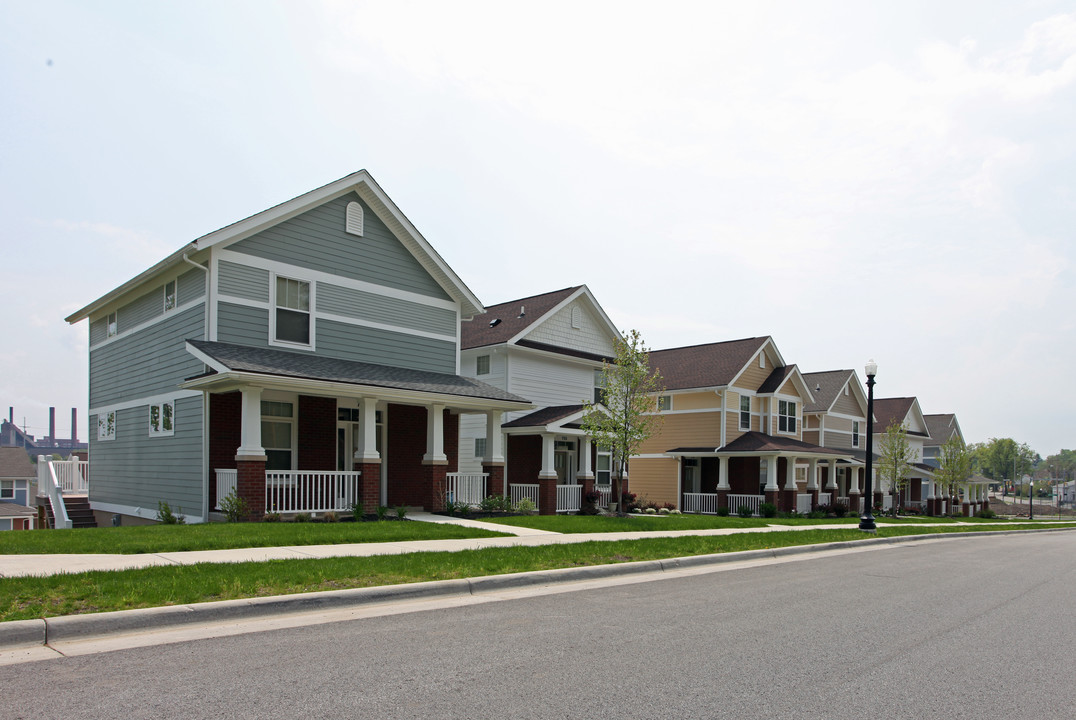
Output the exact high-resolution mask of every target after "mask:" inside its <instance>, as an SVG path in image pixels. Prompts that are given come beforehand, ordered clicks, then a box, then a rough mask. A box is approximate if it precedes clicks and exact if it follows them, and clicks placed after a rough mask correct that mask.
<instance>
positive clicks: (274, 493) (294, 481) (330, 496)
mask: <svg viewBox="0 0 1076 720" xmlns="http://www.w3.org/2000/svg"><path fill="white" fill-rule="evenodd" d="M361 475H362V473H360V472H357V471H343V472H335V471H333V472H329V471H315V470H286V471H285V470H267V471H266V473H265V511H266V512H280V513H292V512H328V511H330V510H333V511H336V510H349V509H350V508H351V505H352V504H353V503H354V502H355V501H356V500H358V499H359V498H361V497H362V495H361V492H362V491H361V488H360V485H359V477H360V476H361Z"/></svg>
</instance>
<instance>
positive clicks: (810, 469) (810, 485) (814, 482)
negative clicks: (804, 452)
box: [807, 458, 818, 492]
mask: <svg viewBox="0 0 1076 720" xmlns="http://www.w3.org/2000/svg"><path fill="white" fill-rule="evenodd" d="M808 463H809V464H808V466H807V491H808V492H813V491H815V490H817V489H818V458H811V459H810V460H808Z"/></svg>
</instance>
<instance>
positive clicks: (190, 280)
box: [176, 269, 206, 307]
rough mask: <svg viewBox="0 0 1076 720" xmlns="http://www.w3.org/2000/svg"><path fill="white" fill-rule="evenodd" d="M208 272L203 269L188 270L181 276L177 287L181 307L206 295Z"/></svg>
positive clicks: (177, 296)
mask: <svg viewBox="0 0 1076 720" xmlns="http://www.w3.org/2000/svg"><path fill="white" fill-rule="evenodd" d="M205 282H206V273H205V272H203V271H202V270H193V269H192V270H188V271H187V272H185V273H183V274H182V275H180V276H179V283H178V288H177V289H176V302H178V303H179V306H180V307H183V306H184V305H186V304H187V303H190V302H194V301H195V300H197V299H198V298H200V297H202V296H203V295H205Z"/></svg>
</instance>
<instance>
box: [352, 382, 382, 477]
mask: <svg viewBox="0 0 1076 720" xmlns="http://www.w3.org/2000/svg"><path fill="white" fill-rule="evenodd" d="M357 445H358V447H357V448H355V460H357V461H358V462H360V463H379V462H381V454H380V453H379V452H378V451H377V400H376V399H374V398H359V441H358V443H357Z"/></svg>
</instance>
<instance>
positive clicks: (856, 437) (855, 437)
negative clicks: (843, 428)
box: [852, 420, 863, 448]
mask: <svg viewBox="0 0 1076 720" xmlns="http://www.w3.org/2000/svg"><path fill="white" fill-rule="evenodd" d="M858 424H859V421H858V420H853V421H852V447H854V448H857V447H859V445H860V443H861V442H862V440H863V430H862V429H859V430H857V429H856V425H858Z"/></svg>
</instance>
